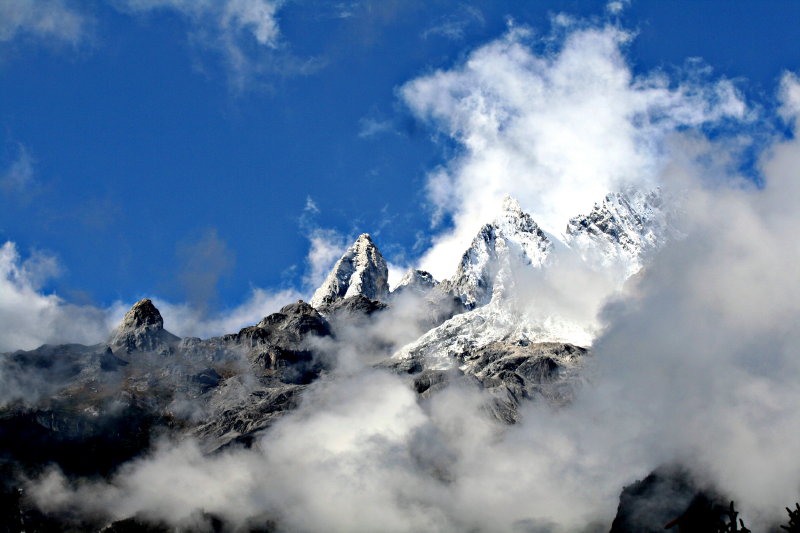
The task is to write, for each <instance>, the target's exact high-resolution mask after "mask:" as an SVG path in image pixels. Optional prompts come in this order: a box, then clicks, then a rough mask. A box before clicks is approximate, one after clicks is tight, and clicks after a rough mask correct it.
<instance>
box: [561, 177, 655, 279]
mask: <svg viewBox="0 0 800 533" xmlns="http://www.w3.org/2000/svg"><path fill="white" fill-rule="evenodd" d="M667 226H668V224H667V214H666V212H665V211H664V209H663V200H662V197H661V192H660V190H658V189H656V190H653V191H650V192H642V191H638V190H626V191H623V192H615V193H610V194H608V195H606V197H605V198H604V199H603V201H602V202H599V203H596V204H595V205H594V208H593V209H592V211H591V212H589V213H588V214H586V215H581V216H576V217H573V218H572V219H570V221H569V223H568V224H567V231H566V235H565V240H566V241H567V243H568V244H569V245H570V246H572V247H573V248H575V249H577V250H578V251H579V252H580V253H581V255H582V256H583V258H584V260H586V261H590V262H591V261H594V262H597V261H599V263H600V264H599V265H598V266H602V267H608V266H610V264H612V263H615V262H616V263H627V265H628V267H627V274H628V275H630V274H633V273H634V272H636V271H637V270H639V268H641V266H642V261H643V259H644V255H645V254H647V253H649V252H651V251H652V250H654V249H655V248H657V247H658V246H660V245H661V244H663V242H664V240H665V239H666V238H667V237H668V233H669V230H668V227H667Z"/></svg>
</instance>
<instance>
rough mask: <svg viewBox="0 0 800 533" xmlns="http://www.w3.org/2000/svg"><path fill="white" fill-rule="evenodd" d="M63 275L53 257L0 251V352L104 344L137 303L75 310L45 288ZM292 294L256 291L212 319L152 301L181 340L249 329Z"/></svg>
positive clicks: (201, 310) (9, 248)
mask: <svg viewBox="0 0 800 533" xmlns="http://www.w3.org/2000/svg"><path fill="white" fill-rule="evenodd" d="M59 272H60V267H59V264H58V261H57V260H56V258H55V257H53V256H50V255H46V254H43V253H33V254H31V255H30V256H29V257H27V258H25V259H23V258H22V257H21V256H20V254H19V252H18V251H17V247H16V245H15V244H14V243H13V242H10V241H9V242H6V243H5V244H4V245H3V246H2V247H0V323H2V324H3V327H2V329H0V352H6V351H13V350H20V349H22V350H30V349H33V348H36V347H38V346H40V345H42V344H46V343H47V344H60V343H73V342H75V343H81V344H95V343H99V342H103V341H104V340H106V338H107V337H108V335H109V333H110V332H111V330H112V329H113V328H114V327H116V326H117V324H118V323H119V321H120V320H121V319H122V316H123V315H124V313H125V312H126V311H127V310H128V309H130V307H131V306H132V305H133V302H127V303H123V302H115V303H113V304H112V305H110V306H109V307H107V308H101V307H96V306H91V305H80V306H79V305H74V304H71V303H69V302H68V301H66V300H64V299H63V298H61V297H59V296H58V295H57V294H53V293H50V294H47V293H45V292H43V291H42V287H43V286H44V284H45V283H47V282H48V281H49V280H50V279H52V278H54V277H56V276H57V275H58V274H59ZM301 297H302V295H301V294H300V293H299V292H297V291H295V290H293V289H284V290H277V291H269V290H265V289H261V288H258V287H253V288H252V289H251V291H250V294H249V295H248V297H247V298H246V299H245V300H244V301H243V302H242V303H241V304H239V305H237V306H234V307H230V308H227V309H224V310H220V311H216V312H212V313H209V312H208V309H206V308H205V307H204V306H198V305H192V304H190V303H174V302H170V301H168V300H164V299H163V298H159V297H157V296H154V297H153V298H152V299H153V301H154V302H155V304H156V307H158V309H159V310H160V311H161V315H162V316H163V318H164V327H165V328H166V329H168V330H169V331H171V332H172V333H175V334H176V335H179V336H182V337H188V336H197V337H203V338H207V337H211V336H214V335H221V334H224V333H232V332H236V331H238V330H239V329H241V328H242V327H244V326H250V325H253V324H255V323H256V322H258V321H259V320H261V319H262V318H263V317H265V316H267V315H268V314H270V313H274V312H275V311H277V310H278V309H280V308H281V307H283V306H284V305H286V304H288V303H291V302H293V301H296V300H298V299H300V298H301Z"/></svg>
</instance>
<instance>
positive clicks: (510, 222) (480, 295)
mask: <svg viewBox="0 0 800 533" xmlns="http://www.w3.org/2000/svg"><path fill="white" fill-rule="evenodd" d="M551 246H552V245H551V244H550V241H549V240H548V238H547V236H546V235H545V234H544V232H543V231H542V230H541V229H540V228H539V226H538V225H537V224H536V222H534V220H533V218H531V216H530V215H529V214H527V213H525V212H523V211H522V208H520V205H519V203H518V202H517V201H516V200H515V199H513V198H511V197H507V198H506V199H505V201H504V202H503V208H502V211H501V212H500V214H499V215H498V216H497V218H496V219H495V220H494V221H493V222H491V223H488V224H486V225H484V226H483V227H482V228H481V229H480V231H479V232H478V234H477V235H476V236H475V238H474V239H473V240H472V243H471V244H470V247H469V248H468V249H467V251H466V252H464V255H463V256H462V257H461V262H460V263H459V265H458V269H457V270H456V273H455V275H454V276H453V277H452V278H450V279H449V280H447V281H445V282H444V283H443V288H444V290H446V291H447V292H450V293H452V294H453V295H455V296H456V297H458V298H459V299H461V301H462V302H463V303H464V305H465V306H466V307H467V308H468V309H474V308H476V307H480V306H482V305H486V304H487V303H489V302H490V301H491V300H492V298H493V297H494V295H495V293H496V292H500V291H501V290H504V289H505V290H511V287H506V286H505V284H504V283H503V282H504V281H505V282H506V283H507V282H508V280H509V279H510V277H511V269H512V268H514V267H515V266H516V265H528V266H531V267H540V266H541V265H542V264H543V263H544V262H545V260H546V259H547V256H548V254H549V252H550V248H551Z"/></svg>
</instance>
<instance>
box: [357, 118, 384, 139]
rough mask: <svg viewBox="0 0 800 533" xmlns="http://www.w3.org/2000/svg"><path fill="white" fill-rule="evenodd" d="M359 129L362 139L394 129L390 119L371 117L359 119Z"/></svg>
mask: <svg viewBox="0 0 800 533" xmlns="http://www.w3.org/2000/svg"><path fill="white" fill-rule="evenodd" d="M358 125H359V130H358V136H359V137H361V138H362V139H368V138H370V137H375V136H376V135H380V134H381V133H388V132H391V131H392V129H393V128H392V122H391V121H390V120H378V119H375V118H371V117H364V118H362V119H361V120H359V121H358Z"/></svg>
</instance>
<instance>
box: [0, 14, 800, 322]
mask: <svg viewBox="0 0 800 533" xmlns="http://www.w3.org/2000/svg"><path fill="white" fill-rule="evenodd" d="M0 1H2V0H0ZM83 5H84V6H85V9H86V10H87V12H88V13H90V14H91V15H92V17H93V18H94V21H95V24H94V27H93V36H92V39H91V40H90V42H88V43H83V44H81V45H79V46H78V47H77V48H73V47H68V46H53V45H48V44H47V43H42V42H40V41H37V40H35V39H26V38H22V39H18V40H16V41H14V42H11V43H5V44H2V45H0V47H1V48H0V57H1V58H2V60H0V173H2V172H4V171H5V170H4V169H6V168H7V167H8V165H10V164H11V163H12V161H13V160H14V158H15V157H16V156H17V155H18V150H19V145H20V144H22V145H24V147H25V148H26V149H27V150H29V152H30V154H31V155H32V157H33V158H34V160H35V163H34V171H35V173H34V180H35V182H34V183H33V184H31V186H30V187H29V188H28V190H26V191H22V192H20V191H16V192H15V191H3V192H2V196H1V197H0V239H2V240H3V241H5V240H12V241H15V242H16V243H17V244H18V246H19V247H20V250H21V251H22V252H23V255H26V254H29V253H30V252H31V251H32V250H43V251H45V252H47V253H50V254H54V255H55V256H57V257H58V259H59V261H60V263H61V265H62V266H63V272H62V274H61V275H60V276H59V277H57V278H55V279H54V280H52V281H51V282H50V285H49V286H48V289H49V290H55V291H56V292H57V293H58V294H60V295H61V296H63V297H65V298H67V299H69V300H73V301H77V302H92V303H96V304H99V305H108V304H110V303H111V302H113V301H115V300H123V301H131V300H134V299H136V298H138V297H140V296H144V295H154V294H158V295H160V296H162V297H165V298H168V299H172V300H175V301H179V300H182V299H184V298H187V297H188V296H189V295H187V294H186V291H185V290H184V289H182V287H181V283H180V279H181V265H182V264H183V262H185V258H182V256H181V252H180V250H182V249H185V248H186V247H187V246H190V245H191V244H192V243H194V242H197V241H198V240H199V239H202V238H203V237H204V236H206V235H208V233H209V232H210V231H213V232H216V235H217V236H218V238H219V239H221V240H222V241H223V242H224V243H225V247H226V248H227V249H228V251H229V252H230V254H231V256H232V257H234V258H235V261H234V262H233V266H232V267H231V268H229V269H225V271H224V272H223V274H224V275H223V276H222V277H221V279H220V282H219V286H218V290H219V297H218V299H217V300H216V301H215V302H213V306H214V307H217V308H220V307H226V306H233V305H236V304H237V303H238V302H240V301H241V300H242V299H243V298H244V297H245V296H246V294H247V293H248V291H249V288H250V287H251V286H253V285H255V286H260V287H283V286H294V287H299V286H300V285H301V281H302V275H303V272H304V268H305V266H304V258H305V254H306V253H307V249H308V242H307V240H306V239H305V234H306V232H307V229H308V224H309V221H310V223H313V224H316V225H318V226H320V227H326V228H335V229H337V230H339V231H340V232H343V233H345V234H352V235H356V234H358V233H360V232H363V231H366V232H370V233H372V234H373V235H374V236H375V238H376V241H377V242H378V244H379V246H380V247H381V248H382V250H383V251H384V252H385V254H386V255H387V256H388V257H389V258H390V259H392V258H402V257H405V258H409V257H412V258H413V257H414V256H415V254H418V253H419V252H420V251H421V250H419V249H415V248H414V244H415V243H416V242H417V240H418V236H419V235H420V232H422V234H423V235H429V218H430V213H429V212H428V211H427V210H426V208H425V196H424V192H423V188H424V184H425V176H426V173H427V172H429V171H431V170H432V169H434V168H435V167H436V165H438V164H441V163H443V162H444V161H445V160H446V159H447V157H448V155H449V154H450V153H451V151H452V150H453V149H454V148H453V146H450V145H448V144H447V143H446V142H445V141H444V140H442V139H435V138H433V137H432V136H431V133H430V132H429V131H427V130H426V129H425V128H424V126H422V125H420V124H417V123H415V121H414V120H413V118H412V117H411V116H410V114H409V113H408V112H407V110H406V109H405V108H404V107H403V106H402V104H401V103H400V102H399V100H398V98H397V96H396V92H395V91H396V89H397V87H398V86H400V85H402V84H403V83H404V82H406V81H409V80H411V79H413V78H415V77H417V76H420V75H423V74H425V73H429V72H431V71H432V70H434V69H436V68H446V67H449V66H452V65H453V64H455V63H457V62H458V61H460V60H461V59H463V58H464V57H465V55H466V54H467V53H468V52H469V50H471V49H474V48H475V47H477V46H480V45H481V44H484V43H486V42H488V41H490V40H492V39H494V38H497V37H499V36H500V35H502V33H503V32H504V31H505V28H506V23H507V22H506V21H507V19H508V17H512V18H513V19H514V20H515V21H516V23H519V24H525V25H529V26H531V27H532V28H534V29H535V30H537V31H538V32H541V33H544V34H546V33H548V32H549V29H550V23H549V17H550V15H552V14H554V13H558V12H562V11H563V12H566V13H568V14H570V15H573V16H577V17H584V18H587V17H588V18H591V17H598V18H599V17H604V16H605V14H604V6H605V3H604V2H578V1H548V2H544V1H542V2H526V1H518V2H513V1H475V2H414V1H410V0H409V1H404V2H389V1H385V2H372V3H364V4H358V5H356V6H355V7H354V8H353V16H351V17H350V18H346V19H339V18H336V17H335V16H334V14H333V11H332V10H331V9H330V7H329V6H330V4H328V3H322V2H314V1H310V0H308V1H303V0H296V1H291V0H289V1H287V2H286V4H285V5H284V6H283V8H282V9H281V10H280V11H279V22H280V29H281V34H282V46H283V49H282V51H281V54H280V55H281V56H282V58H283V60H284V61H287V62H289V63H291V62H292V61H294V62H295V63H303V62H308V64H309V65H313V67H312V68H309V70H308V72H306V73H302V74H298V73H291V72H287V71H286V68H281V67H280V66H276V67H274V68H273V69H272V71H271V72H267V73H265V74H264V75H262V76H260V77H259V78H258V79H257V80H255V81H254V82H253V83H250V84H247V85H246V86H245V87H244V88H235V87H232V86H231V84H230V83H229V76H228V74H227V72H226V67H225V65H224V63H223V62H222V61H221V60H220V57H219V55H218V54H216V53H215V52H214V51H213V50H209V49H204V48H202V47H198V46H196V45H194V44H193V43H192V42H191V40H190V39H189V38H188V37H187V33H188V32H189V31H190V30H191V28H190V27H189V25H188V23H187V21H186V20H185V19H184V18H182V17H180V16H178V15H176V14H174V13H170V12H156V13H151V14H148V15H145V16H130V15H128V14H124V13H120V12H118V11H116V10H114V9H112V8H110V7H108V6H107V5H105V4H104V3H102V2H94V3H87V4H83ZM465 6H469V7H471V8H475V9H477V10H479V12H480V14H481V17H482V20H480V19H478V18H476V17H474V16H471V15H469V11H468V10H467V9H466V8H465ZM618 19H619V22H620V23H621V24H622V25H623V26H624V27H625V28H627V29H631V30H635V31H637V33H638V36H637V38H636V39H635V41H634V42H633V43H632V44H631V45H630V47H629V49H628V53H629V58H630V61H631V64H632V66H633V68H634V70H635V72H649V71H651V70H652V69H664V70H666V71H668V72H669V71H670V70H672V69H675V68H679V67H680V66H681V65H682V64H684V62H685V61H686V60H687V58H692V57H699V58H702V59H703V60H704V61H705V62H706V63H707V64H708V65H710V66H711V67H713V69H714V74H715V75H724V76H727V77H730V78H733V79H735V80H737V84H738V86H739V87H740V88H741V89H742V90H743V91H744V92H745V94H746V95H747V96H748V97H749V98H750V99H751V100H752V101H754V102H757V103H760V105H763V106H765V107H766V108H768V107H770V106H773V105H774V103H773V102H774V99H773V98H774V93H775V90H776V87H777V82H778V79H779V77H780V75H781V74H782V72H783V71H784V70H786V69H788V70H795V71H800V47H798V45H797V43H800V24H798V22H800V2H789V1H783V2H781V1H769V2H763V1H757V0H752V1H733V0H720V1H675V0H671V1H668V2H665V1H639V2H636V1H634V2H633V3H632V4H631V5H630V6H629V7H628V8H627V9H626V10H625V11H624V12H623V13H622V15H621V16H620V17H619V18H618ZM454 20H455V21H457V20H465V21H468V22H467V23H465V25H464V27H463V29H464V34H463V37H462V38H459V39H453V38H446V37H444V36H442V35H436V34H428V35H425V32H426V30H428V29H430V28H431V27H433V26H436V25H441V24H442V23H443V22H446V21H454ZM611 20H614V19H611ZM367 119H369V120H375V121H378V122H386V123H387V124H388V126H390V128H389V131H386V132H383V133H380V134H377V135H374V136H371V137H368V138H362V137H360V136H359V132H360V131H361V127H362V121H363V120H367ZM308 196H310V197H311V198H313V200H314V202H315V203H316V205H317V206H318V208H319V210H320V212H319V213H318V214H316V215H314V216H313V217H311V218H308V216H306V217H303V209H304V206H305V204H306V198H307V197H308ZM303 220H305V222H302V221H303Z"/></svg>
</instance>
